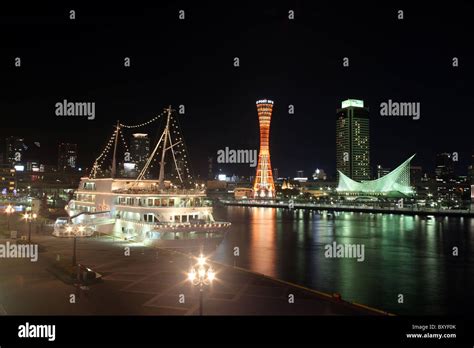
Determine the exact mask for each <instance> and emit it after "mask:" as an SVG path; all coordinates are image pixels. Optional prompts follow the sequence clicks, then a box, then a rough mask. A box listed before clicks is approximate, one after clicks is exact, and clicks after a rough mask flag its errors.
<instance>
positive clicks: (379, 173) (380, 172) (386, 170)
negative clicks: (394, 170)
mask: <svg viewBox="0 0 474 348" xmlns="http://www.w3.org/2000/svg"><path fill="white" fill-rule="evenodd" d="M390 170H391V169H390V168H385V167H382V165H380V164H377V179H379V178H381V177H382V176H385V175H387V174H388V173H390Z"/></svg>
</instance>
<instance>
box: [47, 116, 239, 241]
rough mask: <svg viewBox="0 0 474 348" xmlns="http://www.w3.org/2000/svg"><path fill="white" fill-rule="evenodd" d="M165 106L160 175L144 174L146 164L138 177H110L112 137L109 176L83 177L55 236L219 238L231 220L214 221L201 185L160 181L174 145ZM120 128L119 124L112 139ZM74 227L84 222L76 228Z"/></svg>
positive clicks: (222, 236) (206, 239) (156, 238)
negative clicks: (66, 216) (150, 177)
mask: <svg viewBox="0 0 474 348" xmlns="http://www.w3.org/2000/svg"><path fill="white" fill-rule="evenodd" d="M167 111H168V115H167V122H166V128H165V131H164V132H163V134H162V136H161V138H160V142H163V144H162V148H163V149H164V151H162V154H161V162H160V175H159V179H158V180H147V179H143V177H144V173H145V172H146V170H147V167H148V166H147V165H146V166H145V168H144V169H143V170H142V171H141V174H140V175H139V176H138V178H137V179H130V178H114V175H115V173H114V172H115V170H114V166H115V151H116V141H115V150H114V160H113V164H112V178H92V177H84V178H82V179H81V181H80V184H79V188H78V189H77V190H76V192H75V194H74V198H73V199H72V200H71V201H70V202H69V203H68V205H67V207H66V210H67V212H68V215H69V217H68V218H67V219H66V220H65V219H60V220H58V222H57V224H56V226H55V232H54V235H56V236H58V237H69V236H72V235H74V234H76V235H77V234H79V235H81V236H87V235H91V234H92V233H99V234H100V233H105V234H111V235H114V236H117V237H120V238H125V239H128V240H135V241H138V242H144V243H145V244H154V245H157V246H160V247H169V248H194V247H204V248H208V247H216V246H217V245H218V244H219V243H220V242H221V241H222V239H223V238H224V235H225V233H226V231H227V230H228V227H229V226H230V223H229V222H220V221H215V220H214V217H213V210H212V206H211V202H210V201H209V200H208V199H207V197H206V193H205V190H204V187H201V186H198V185H195V186H194V188H190V189H189V188H188V189H184V188H179V186H176V185H173V184H172V183H171V182H170V181H167V180H164V164H165V153H166V150H168V149H171V151H173V149H172V148H173V146H174V144H172V141H171V140H172V139H171V136H170V135H169V133H170V132H169V122H170V117H171V108H168V109H167ZM118 132H119V124H118V125H117V129H116V134H115V140H116V139H117V138H118ZM167 140H169V144H168V141H167ZM160 142H158V144H157V145H156V147H155V150H154V151H153V153H152V155H151V156H150V158H151V157H153V156H154V154H155V153H156V150H157V149H158V147H159V145H160ZM173 158H174V154H173ZM150 162H151V160H149V161H148V162H147V164H149V163H150ZM71 226H72V227H71ZM78 226H82V228H80V232H78V231H79V229H78V228H77V227H78Z"/></svg>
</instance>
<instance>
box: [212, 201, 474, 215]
mask: <svg viewBox="0 0 474 348" xmlns="http://www.w3.org/2000/svg"><path fill="white" fill-rule="evenodd" d="M220 202H221V203H223V204H224V205H228V206H244V207H269V208H291V209H309V210H318V211H327V212H338V211H341V212H343V211H348V212H351V211H352V212H360V213H383V214H400V215H420V216H430V215H433V216H453V217H454V216H457V217H474V210H468V209H457V210H455V209H436V208H424V207H423V208H421V207H418V208H394V207H375V206H369V205H365V206H364V205H362V204H359V205H350V204H315V203H296V202H294V203H292V204H290V202H288V201H287V202H283V201H279V202H275V201H270V200H240V201H238V200H220Z"/></svg>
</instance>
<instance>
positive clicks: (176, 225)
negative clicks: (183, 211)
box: [121, 218, 231, 228]
mask: <svg viewBox="0 0 474 348" xmlns="http://www.w3.org/2000/svg"><path fill="white" fill-rule="evenodd" d="M121 220H123V221H125V222H132V223H137V224H141V225H147V226H155V227H169V228H183V227H201V228H202V227H228V226H230V225H231V223H230V222H227V221H205V220H199V221H197V220H196V221H191V222H161V221H158V222H150V221H137V220H131V219H124V218H121Z"/></svg>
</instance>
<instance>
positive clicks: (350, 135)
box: [336, 99, 370, 181]
mask: <svg viewBox="0 0 474 348" xmlns="http://www.w3.org/2000/svg"><path fill="white" fill-rule="evenodd" d="M336 114H337V118H336V169H337V170H338V171H341V172H342V173H344V174H345V175H347V176H348V177H350V178H351V179H353V180H356V181H363V180H370V130H369V109H368V108H366V107H364V102H363V101H362V100H356V99H348V100H345V101H343V102H342V105H341V108H340V109H337V111H336ZM338 176H339V172H338Z"/></svg>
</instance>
